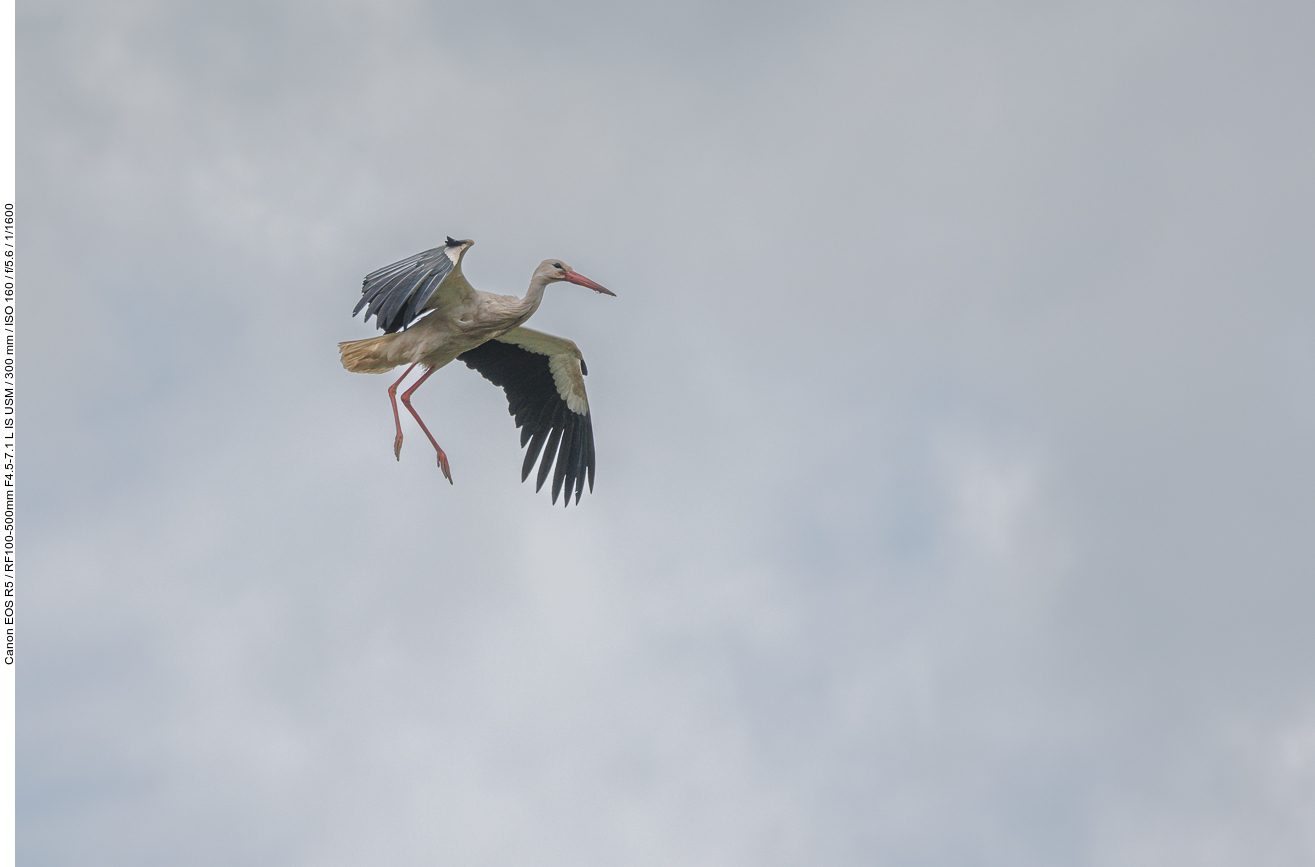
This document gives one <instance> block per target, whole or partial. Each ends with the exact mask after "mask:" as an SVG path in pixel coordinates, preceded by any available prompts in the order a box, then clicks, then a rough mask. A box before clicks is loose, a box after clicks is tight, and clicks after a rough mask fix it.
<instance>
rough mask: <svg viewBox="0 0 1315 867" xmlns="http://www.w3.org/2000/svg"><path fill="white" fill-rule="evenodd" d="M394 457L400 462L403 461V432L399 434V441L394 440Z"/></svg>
mask: <svg viewBox="0 0 1315 867" xmlns="http://www.w3.org/2000/svg"><path fill="white" fill-rule="evenodd" d="M393 457H395V458H397V459H398V460H399V461H400V460H401V459H402V432H401V431H400V430H399V431H398V432H397V439H395V440H393Z"/></svg>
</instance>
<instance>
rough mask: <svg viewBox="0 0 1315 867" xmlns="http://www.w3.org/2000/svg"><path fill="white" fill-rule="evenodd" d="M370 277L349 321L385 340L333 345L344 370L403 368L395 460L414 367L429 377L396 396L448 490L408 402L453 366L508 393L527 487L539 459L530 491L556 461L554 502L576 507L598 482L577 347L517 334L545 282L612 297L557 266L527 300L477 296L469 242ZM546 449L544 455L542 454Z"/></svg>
mask: <svg viewBox="0 0 1315 867" xmlns="http://www.w3.org/2000/svg"><path fill="white" fill-rule="evenodd" d="M447 241H448V242H447V244H446V245H444V246H442V247H435V248H434V249H432V250H426V251H425V252H423V253H419V254H417V255H415V256H412V257H410V258H409V259H403V260H401V261H400V262H395V263H393V264H392V265H389V266H387V267H385V268H380V269H379V270H377V271H374V272H371V273H370V274H368V275H367V276H366V278H365V281H364V283H363V285H362V290H361V300H360V302H359V303H358V304H357V305H356V310H355V311H353V315H355V313H359V312H360V311H361V310H362V309H365V310H366V314H365V317H366V319H369V318H370V317H371V316H374V317H375V322H376V324H377V325H378V326H379V327H380V328H381V329H383V330H384V331H385V332H387V333H385V334H384V335H382V336H380V337H371V338H368V339H366V340H352V341H348V342H345V343H340V344H338V350H339V352H340V354H341V357H342V364H343V367H345V368H347V369H348V370H350V371H354V372H357V373H383V372H385V371H388V370H392V369H393V368H395V367H398V366H400V365H403V364H406V365H409V366H408V367H407V369H406V371H405V372H404V373H403V374H402V376H401V377H400V378H399V379H398V380H397V381H396V382H394V383H393V384H392V386H390V387H389V389H388V397H389V400H390V401H391V403H392V406H393V421H394V422H395V424H396V426H397V436H396V439H395V440H394V442H393V453H394V455H396V456H397V457H398V459H399V460H400V459H401V452H402V422H401V417H400V416H399V414H398V411H397V387H398V386H399V385H401V384H402V381H403V380H405V379H406V377H407V376H408V375H409V374H410V373H411V371H412V370H413V369H414V368H415V367H416V365H424V367H425V372H424V374H423V375H421V377H420V378H419V379H418V380H416V382H415V383H414V384H413V385H412V386H411V387H410V388H409V389H407V390H406V391H405V392H404V393H403V394H402V403H403V405H404V406H406V408H407V411H408V412H410V413H411V415H412V416H414V417H415V420H416V421H417V422H418V423H419V424H420V429H421V430H423V431H424V432H425V435H426V436H427V437H429V441H430V443H432V444H433V446H434V450H435V451H436V452H437V453H438V466H439V468H440V469H441V470H442V471H443V475H444V476H445V477H446V478H447V480H448V481H449V482H451V481H452V471H451V467H450V466H449V463H448V459H447V455H446V454H445V453H444V452H443V449H442V448H441V447H440V446H439V445H438V442H437V441H436V440H435V439H434V437H433V435H432V434H431V433H430V432H429V428H427V427H426V426H425V423H424V421H423V420H422V419H421V418H420V415H419V413H417V412H416V411H415V408H414V407H413V406H412V405H411V395H412V394H414V393H415V390H416V389H417V388H419V387H420V385H421V384H422V383H423V382H424V381H425V380H426V379H428V378H429V377H430V375H431V374H433V372H434V371H435V370H437V369H439V368H440V367H442V366H444V365H445V364H447V363H448V362H450V361H452V360H453V359H454V358H460V359H461V360H462V361H464V362H465V363H466V365H467V366H468V367H471V368H473V369H475V370H478V371H479V372H480V373H481V374H483V375H484V377H485V378H486V379H488V380H489V381H490V382H492V383H494V384H495V385H499V386H501V387H502V388H503V390H504V391H505V392H506V394H507V402H508V409H509V411H510V412H511V414H512V415H513V416H515V418H516V425H517V427H520V428H521V445H522V446H527V451H526V455H525V462H524V464H523V466H522V473H521V479H522V480H524V479H526V478H528V476H529V473H530V470H531V469H532V468H533V466H534V463H535V460H536V459H538V457H539V455H540V453H542V456H543V459H542V461H540V463H539V474H538V481H537V485H536V487H535V490H538V489H539V488H541V487H543V484H544V481H545V480H546V479H547V476H548V473H549V471H550V469H551V468H552V466H553V464H554V462H555V464H556V472H555V473H554V478H553V489H552V501H553V502H554V503H556V502H557V496H558V494H559V493H560V491H561V490H562V489H563V486H564V488H565V491H566V502H567V503H569V502H570V500H571V493H572V491H573V490H574V493H575V501H576V502H577V503H578V502H579V501H580V494H581V493H582V492H583V490H584V484H585V479H586V476H587V478H588V482H589V488H590V490H592V489H593V481H594V444H593V423H592V420H591V419H590V416H589V398H588V396H587V395H586V394H585V388H584V375H585V374H586V373H587V372H588V368H587V367H586V366H585V364H584V358H583V356H582V355H581V354H580V349H579V347H577V346H576V345H575V343H574V342H572V341H570V340H567V339H565V338H562V337H554V336H553V335H551V334H544V333H542V332H540V331H532V330H530V329H528V328H523V327H522V324H523V323H524V322H525V321H526V320H528V319H529V318H530V317H531V316H532V315H534V311H535V310H537V309H539V304H540V303H542V301H543V293H544V290H545V289H546V288H547V287H548V285H549V284H550V283H556V282H560V281H566V282H569V283H575V284H577V285H580V286H587V287H589V288H590V289H593V290H594V291H596V292H601V293H603V294H606V295H614V294H615V293H613V292H612V291H610V290H609V289H606V288H605V287H603V286H600V285H599V284H597V283H595V282H594V281H592V280H590V279H589V278H587V277H584V276H581V275H580V274H577V273H576V272H575V271H573V270H572V269H571V268H570V266H568V265H566V264H565V263H563V262H562V261H561V260H559V259H545V260H544V261H543V262H542V263H540V264H539V267H538V268H536V269H535V270H534V275H533V276H532V277H531V278H530V287H529V289H528V290H527V291H526V293H525V297H523V298H517V297H515V296H512V295H494V294H492V293H489V292H480V291H478V290H476V289H475V288H473V287H472V286H471V285H470V283H469V282H467V280H466V278H465V276H464V275H463V274H462V273H461V262H462V259H463V258H464V256H465V253H466V251H467V250H468V249H469V248H470V247H471V246H472V245H473V244H474V242H473V241H454V240H453V239H452V238H448V239H447ZM545 446H546V447H545Z"/></svg>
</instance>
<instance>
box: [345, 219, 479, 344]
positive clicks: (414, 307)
mask: <svg viewBox="0 0 1315 867" xmlns="http://www.w3.org/2000/svg"><path fill="white" fill-rule="evenodd" d="M448 240H449V241H451V240H452V239H451V238H449V239H448ZM446 251H447V248H446V247H435V248H433V249H432V250H426V251H425V252H423V253H417V254H416V255H414V256H411V257H409V258H406V259H402V260H401V261H399V262H394V263H393V264H391V265H386V266H384V267H383V268H379V269H378V270H375V271H371V272H370V273H369V274H366V275H365V280H364V281H362V283H361V300H360V301H358V302H356V309H354V310H353V311H352V315H353V316H355V315H356V314H357V313H360V312H361V310H362V309H365V318H366V319H369V318H370V317H371V316H373V317H374V318H375V319H374V321H375V324H376V325H377V326H379V328H381V329H383V330H384V331H385V332H386V333H388V334H392V333H393V332H395V331H401V330H402V329H403V328H405V327H406V326H408V325H410V324H411V323H412V322H413V321H415V319H416V317H417V316H419V315H420V313H421V311H422V310H424V307H425V303H426V302H427V301H429V299H430V298H432V297H433V295H434V292H435V291H436V290H437V289H438V286H439V284H440V283H442V282H443V280H444V279H445V278H446V277H447V275H449V274H451V273H452V269H453V268H454V267H455V266H454V265H453V264H452V260H451V259H449V258H448V256H447V252H446Z"/></svg>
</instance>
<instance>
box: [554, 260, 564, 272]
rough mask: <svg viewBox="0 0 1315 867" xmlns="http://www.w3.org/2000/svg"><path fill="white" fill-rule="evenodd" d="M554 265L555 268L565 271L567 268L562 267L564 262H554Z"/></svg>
mask: <svg viewBox="0 0 1315 867" xmlns="http://www.w3.org/2000/svg"><path fill="white" fill-rule="evenodd" d="M552 266H553V267H554V268H561V270H563V271H565V270H566V269H565V268H562V263H561V262H553V263H552Z"/></svg>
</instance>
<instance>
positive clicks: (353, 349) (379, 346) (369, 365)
mask: <svg viewBox="0 0 1315 867" xmlns="http://www.w3.org/2000/svg"><path fill="white" fill-rule="evenodd" d="M396 337H397V335H396V334H383V335H380V336H379V337H368V338H366V339H365V340H348V341H347V342H345V343H339V344H338V352H339V354H341V355H342V366H343V367H345V368H347V369H348V370H350V371H351V372H352V373H383V372H385V371H388V370H392V369H393V368H394V367H396V366H397V365H398V362H396V361H393V360H392V359H390V358H389V357H388V356H389V353H388V349H389V345H390V344H391V343H392V342H393V339H394V338H396Z"/></svg>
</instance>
